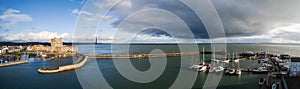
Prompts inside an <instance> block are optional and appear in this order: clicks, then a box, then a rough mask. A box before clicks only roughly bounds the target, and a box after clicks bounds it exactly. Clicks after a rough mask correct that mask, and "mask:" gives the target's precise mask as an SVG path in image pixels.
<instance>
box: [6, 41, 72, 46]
mask: <svg viewBox="0 0 300 89" xmlns="http://www.w3.org/2000/svg"><path fill="white" fill-rule="evenodd" d="M39 44H40V45H48V46H50V45H51V44H50V43H48V42H24V43H16V42H0V46H19V45H23V46H27V45H39ZM63 44H64V45H72V43H63Z"/></svg>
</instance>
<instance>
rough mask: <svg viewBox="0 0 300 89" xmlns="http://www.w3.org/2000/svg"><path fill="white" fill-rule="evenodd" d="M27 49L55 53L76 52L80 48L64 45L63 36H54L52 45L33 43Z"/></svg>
mask: <svg viewBox="0 0 300 89" xmlns="http://www.w3.org/2000/svg"><path fill="white" fill-rule="evenodd" d="M27 50H28V51H29V50H31V51H35V52H45V53H54V54H76V53H77V50H78V49H77V47H74V46H67V45H63V40H62V38H53V39H51V46H45V45H33V46H28V47H27Z"/></svg>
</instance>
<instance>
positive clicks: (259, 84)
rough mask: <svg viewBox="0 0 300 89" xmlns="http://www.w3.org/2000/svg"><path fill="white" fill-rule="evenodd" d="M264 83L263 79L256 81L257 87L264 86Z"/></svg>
mask: <svg viewBox="0 0 300 89" xmlns="http://www.w3.org/2000/svg"><path fill="white" fill-rule="evenodd" d="M265 82H266V79H265V78H260V79H259V81H258V86H262V85H264V84H265Z"/></svg>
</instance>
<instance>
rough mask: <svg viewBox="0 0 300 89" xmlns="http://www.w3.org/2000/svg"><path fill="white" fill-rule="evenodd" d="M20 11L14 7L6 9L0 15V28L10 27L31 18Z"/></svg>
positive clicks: (28, 20)
mask: <svg viewBox="0 0 300 89" xmlns="http://www.w3.org/2000/svg"><path fill="white" fill-rule="evenodd" d="M20 12H21V11H19V10H15V9H7V10H6V11H5V12H4V13H3V14H2V15H1V16H0V20H1V21H3V23H1V24H0V27H1V28H4V29H10V28H13V27H14V26H16V25H17V23H19V22H30V21H32V18H31V17H30V16H29V15H27V14H21V13H20Z"/></svg>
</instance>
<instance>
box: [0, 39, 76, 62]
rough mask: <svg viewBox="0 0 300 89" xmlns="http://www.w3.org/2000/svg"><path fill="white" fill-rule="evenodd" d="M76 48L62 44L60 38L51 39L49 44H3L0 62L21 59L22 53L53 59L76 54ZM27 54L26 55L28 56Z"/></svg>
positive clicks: (0, 49) (0, 50)
mask: <svg viewBox="0 0 300 89" xmlns="http://www.w3.org/2000/svg"><path fill="white" fill-rule="evenodd" d="M77 50H78V48H77V47H74V46H67V45H63V39H62V38H53V39H51V45H50V46H48V45H39V44H34V45H20V46H9V45H5V46H3V45H2V47H1V48H0V54H1V56H0V63H11V62H17V61H24V60H21V55H22V54H27V55H29V56H30V57H36V58H43V59H54V58H58V57H67V56H73V55H75V54H77V52H78V51H77ZM29 56H28V57H29Z"/></svg>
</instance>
